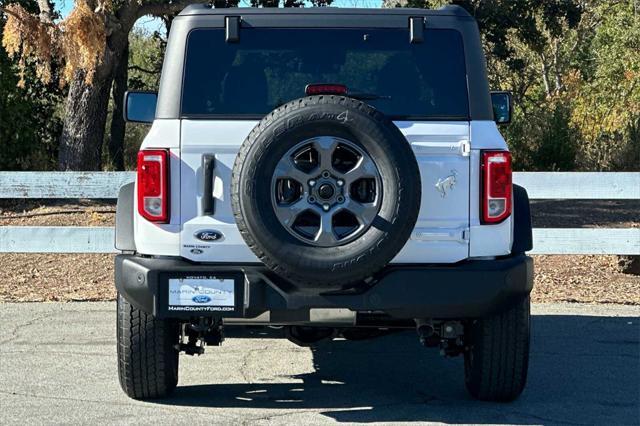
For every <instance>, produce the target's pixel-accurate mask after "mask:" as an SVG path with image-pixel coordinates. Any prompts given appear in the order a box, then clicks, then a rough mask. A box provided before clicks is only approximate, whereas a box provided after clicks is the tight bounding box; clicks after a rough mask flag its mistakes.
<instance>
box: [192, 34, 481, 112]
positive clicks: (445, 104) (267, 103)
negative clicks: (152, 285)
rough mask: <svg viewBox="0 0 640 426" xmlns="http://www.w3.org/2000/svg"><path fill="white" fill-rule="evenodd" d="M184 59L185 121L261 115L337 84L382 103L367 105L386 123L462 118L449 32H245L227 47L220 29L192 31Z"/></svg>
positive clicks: (460, 58)
mask: <svg viewBox="0 0 640 426" xmlns="http://www.w3.org/2000/svg"><path fill="white" fill-rule="evenodd" d="M186 55H187V56H186V65H185V72H184V84H183V94H182V115H183V116H186V117H199V116H202V117H208V116H227V117H230V116H231V117H239V118H250V117H261V116H264V115H265V114H267V113H268V112H270V111H271V110H273V109H275V108H277V107H278V106H280V105H282V104H284V103H286V102H288V101H291V100H293V99H296V98H300V97H302V96H304V89H305V86H306V85H307V84H314V83H316V84H320V83H336V84H344V85H346V86H347V87H348V89H349V91H350V92H357V93H366V94H371V95H379V96H382V97H384V98H382V99H376V100H369V101H367V102H369V103H370V104H372V105H373V106H375V107H376V108H378V109H379V110H380V111H382V112H384V113H385V114H387V115H389V116H391V117H392V118H396V119H401V118H422V119H453V120H455V119H467V118H468V100H467V78H466V69H465V64H464V51H463V46H462V38H461V36H460V33H458V32H457V31H455V30H426V31H425V34H424V42H423V43H416V44H411V43H409V34H408V30H406V29H404V30H403V29H276V28H243V29H242V30H241V32H240V42H239V43H226V42H225V35H224V30H223V29H197V30H193V31H192V32H191V33H190V35H189V38H188V42H187V54H186Z"/></svg>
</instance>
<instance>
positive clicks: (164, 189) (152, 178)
mask: <svg viewBox="0 0 640 426" xmlns="http://www.w3.org/2000/svg"><path fill="white" fill-rule="evenodd" d="M168 161H169V153H168V151H166V150H164V149H145V150H143V151H140V152H138V213H140V215H141V216H142V217H144V218H145V219H147V220H149V221H151V222H162V223H166V222H167V221H168V220H169V163H168Z"/></svg>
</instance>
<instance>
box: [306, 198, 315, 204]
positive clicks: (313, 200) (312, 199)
mask: <svg viewBox="0 0 640 426" xmlns="http://www.w3.org/2000/svg"><path fill="white" fill-rule="evenodd" d="M307 201H309V202H310V203H315V202H316V199H315V198H314V197H309V198H308V199H307Z"/></svg>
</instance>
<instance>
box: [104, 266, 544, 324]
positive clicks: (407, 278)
mask: <svg viewBox="0 0 640 426" xmlns="http://www.w3.org/2000/svg"><path fill="white" fill-rule="evenodd" d="M180 274H182V275H184V274H190V275H198V274H213V275H220V276H226V277H234V278H236V279H237V283H238V287H237V289H236V292H237V293H240V295H241V297H240V298H239V299H237V300H238V301H239V302H238V304H239V305H240V306H237V309H236V311H234V312H233V313H221V312H198V313H189V312H174V311H169V310H168V309H167V306H166V304H167V296H166V294H168V278H169V277H171V276H176V275H180ZM115 281H116V287H117V289H118V291H119V292H120V293H121V294H122V295H123V296H124V297H125V298H126V299H127V300H128V301H129V302H130V303H132V304H133V305H134V306H136V307H137V308H139V309H142V310H144V311H146V312H149V313H152V314H154V315H155V316H157V317H159V318H164V317H171V318H189V317H193V316H224V317H235V318H255V317H257V316H259V315H261V314H263V313H265V312H270V315H271V318H272V320H271V321H272V322H274V323H276V322H278V320H277V318H288V319H291V318H295V319H296V321H298V322H304V321H305V318H307V319H308V318H309V310H310V309H323V308H324V309H327V308H328V309H348V310H350V311H354V312H376V313H383V314H385V315H388V316H389V317H393V318H396V319H414V318H433V319H454V318H455V319H462V318H480V317H483V316H486V315H490V314H492V313H494V312H498V311H501V310H503V309H505V308H507V307H509V306H510V305H511V304H512V303H514V302H516V301H519V300H521V299H522V298H523V297H526V296H527V295H528V294H529V293H530V292H531V289H532V287H533V260H532V259H531V258H530V257H528V256H525V255H517V256H513V257H507V258H502V259H495V260H473V261H466V262H463V263H458V264H455V265H451V266H441V265H439V266H434V265H405V266H398V265H390V266H388V267H386V268H385V269H383V270H382V271H381V272H380V273H379V274H377V275H376V279H375V281H374V283H373V284H368V285H367V287H366V288H365V287H364V286H363V287H362V288H361V289H360V290H358V291H350V292H342V293H325V294H322V293H318V292H308V291H299V290H296V289H295V288H294V287H292V286H291V285H290V284H289V283H287V282H285V281H283V280H281V279H279V278H278V277H277V276H274V275H273V274H271V273H270V272H269V271H268V270H267V269H265V268H264V266H259V265H223V264H206V265H205V264H194V263H191V262H188V261H185V260H182V259H178V258H143V257H139V256H136V255H125V254H122V255H118V256H116V261H115Z"/></svg>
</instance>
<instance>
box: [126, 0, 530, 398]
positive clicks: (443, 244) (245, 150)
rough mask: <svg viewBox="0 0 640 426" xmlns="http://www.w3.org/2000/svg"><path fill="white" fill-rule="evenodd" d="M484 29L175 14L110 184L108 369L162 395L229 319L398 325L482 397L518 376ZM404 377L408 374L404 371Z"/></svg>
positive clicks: (519, 342)
mask: <svg viewBox="0 0 640 426" xmlns="http://www.w3.org/2000/svg"><path fill="white" fill-rule="evenodd" d="M510 99H511V98H510V95H509V94H508V93H505V92H494V93H490V92H489V88H488V82H487V76H486V69H485V60H484V56H483V52H482V46H481V41H480V35H479V33H478V28H477V25H476V22H475V21H474V19H473V18H472V17H471V16H469V15H468V14H467V13H466V12H465V11H464V10H463V9H461V8H459V7H456V6H448V7H445V8H443V9H440V10H436V11H432V10H422V9H379V10H373V9H332V8H315V9H250V8H247V9H213V8H211V7H210V6H207V5H193V6H189V7H187V8H186V9H185V10H184V11H183V12H182V13H180V15H179V16H178V17H177V18H176V19H175V20H174V21H173V24H172V26H171V33H170V35H169V41H168V44H167V49H166V56H165V59H164V66H163V69H162V77H161V83H160V89H159V92H158V93H157V95H156V94H155V93H149V92H129V93H127V96H126V99H125V115H126V118H127V119H128V120H129V121H135V122H145V123H150V124H151V128H150V130H149V133H148V135H147V136H146V138H145V140H144V143H143V144H142V147H141V149H140V152H139V154H138V170H137V178H136V181H135V183H134V184H130V185H127V186H124V187H123V188H122V190H121V191H120V195H119V198H118V207H117V223H116V247H117V249H118V250H120V251H121V254H120V255H118V256H117V257H116V261H115V282H116V287H117V290H118V301H117V304H118V318H117V330H118V333H117V335H118V360H119V362H118V369H119V377H120V383H121V385H122V388H123V389H124V391H125V392H126V394H127V395H129V396H130V397H132V398H138V399H145V398H157V397H163V396H166V395H168V394H169V393H170V392H172V391H173V390H174V389H175V387H176V385H177V383H178V358H179V357H178V355H179V353H180V352H184V353H186V354H190V355H193V354H200V353H202V352H203V351H204V348H205V346H207V345H209V346H214V345H220V344H221V342H222V341H223V340H224V329H225V327H233V326H246V325H251V326H278V327H281V328H282V330H283V334H284V336H286V337H287V338H289V339H290V340H291V341H293V342H295V343H297V344H300V345H312V344H314V343H315V342H318V341H319V340H321V339H332V338H335V337H341V338H345V339H348V340H349V339H361V338H367V337H375V336H379V335H382V334H386V333H390V332H392V331H395V330H402V329H409V328H413V329H415V330H417V334H418V336H419V338H420V341H421V342H422V343H423V344H424V345H425V346H428V347H438V348H440V351H441V353H442V354H444V355H446V356H456V355H463V356H464V360H465V362H464V366H465V383H466V387H467V389H468V390H469V392H470V393H471V394H472V395H473V396H474V397H476V398H479V399H482V400H493V401H508V400H513V399H515V398H516V397H517V396H518V395H519V394H520V393H521V392H522V390H523V388H524V386H525V381H526V376H527V363H528V356H529V293H530V292H531V289H532V285H533V278H532V277H533V263H532V260H531V258H529V257H528V256H526V255H525V252H526V251H528V250H530V249H531V246H532V238H531V221H530V215H529V201H528V197H527V194H526V192H525V191H524V189H522V188H520V187H518V186H513V185H512V182H511V157H510V154H509V152H508V149H507V145H506V143H505V141H504V139H503V138H502V136H501V135H500V133H499V131H498V128H497V126H496V123H505V122H508V121H509V118H510V115H511V104H510ZM409 379H410V378H407V380H409Z"/></svg>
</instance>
